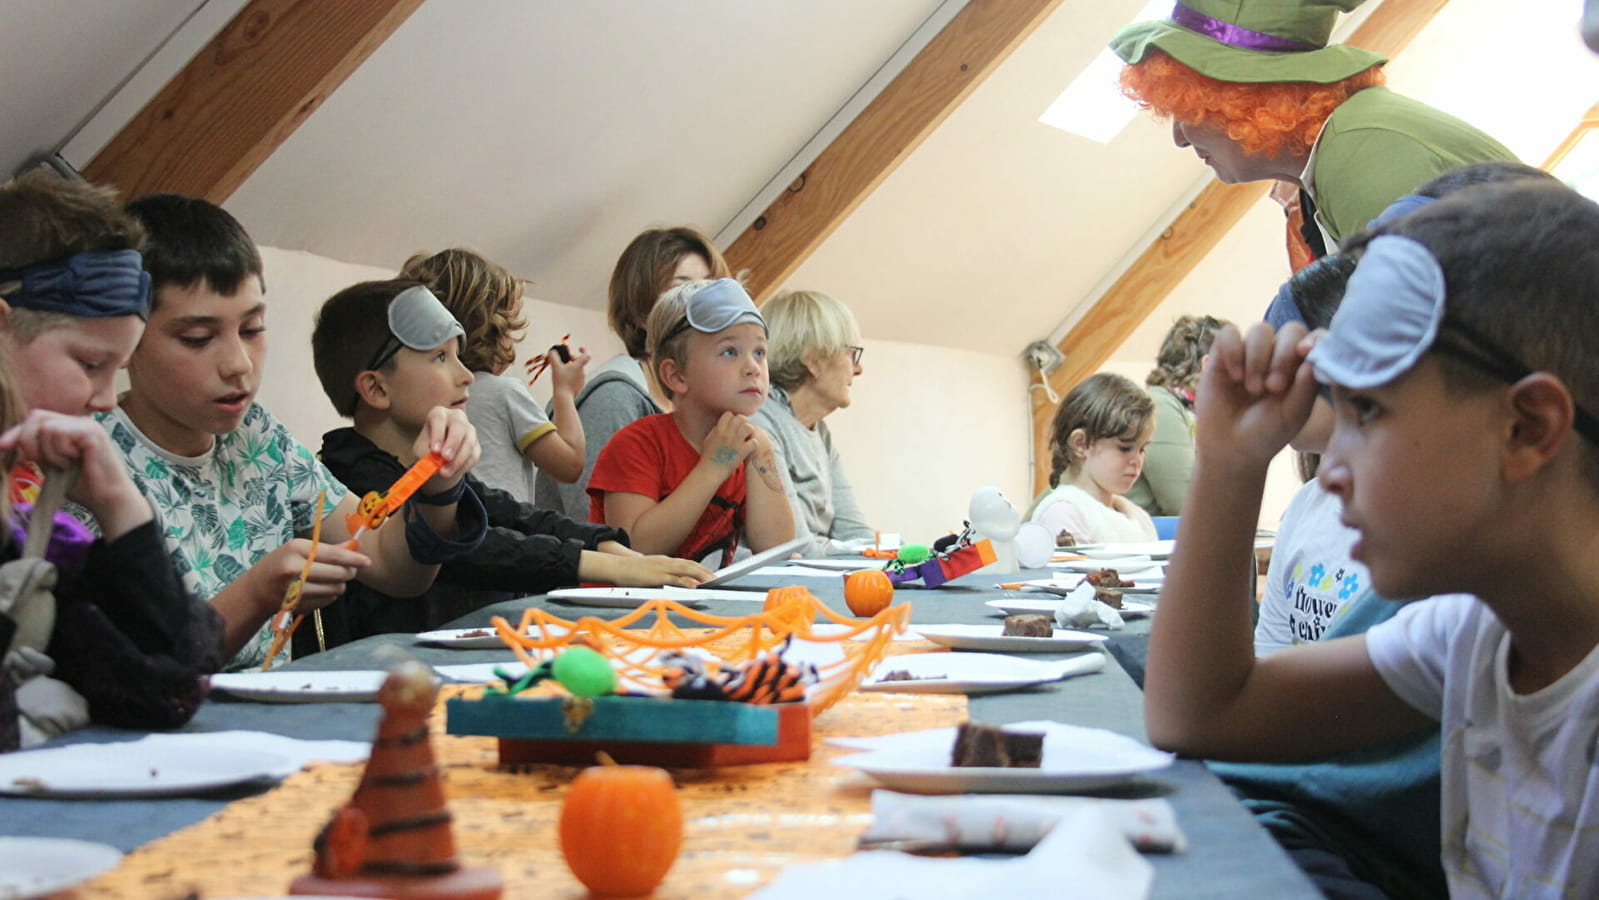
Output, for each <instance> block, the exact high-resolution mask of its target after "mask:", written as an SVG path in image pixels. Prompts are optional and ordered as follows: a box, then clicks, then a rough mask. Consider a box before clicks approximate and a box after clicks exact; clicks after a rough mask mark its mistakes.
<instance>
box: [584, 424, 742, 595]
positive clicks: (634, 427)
mask: <svg viewBox="0 0 1599 900" xmlns="http://www.w3.org/2000/svg"><path fill="white" fill-rule="evenodd" d="M699 461H700V452H699V451H698V450H695V449H694V447H693V445H691V444H690V443H689V442H688V441H687V440H685V439H684V438H683V433H682V432H680V431H678V430H677V423H676V422H674V421H672V416H671V414H670V413H661V414H659V415H654V416H645V417H644V418H642V419H639V420H638V421H637V422H634V423H633V424H631V425H629V426H627V427H626V428H623V429H622V430H621V431H618V432H617V433H616V434H614V435H612V436H611V440H610V442H609V443H607V444H606V445H605V447H604V448H603V449H602V450H600V455H599V458H598V459H596V460H595V461H594V473H593V474H592V475H590V476H589V486H588V491H589V521H591V522H605V495H606V494H607V493H608V492H611V491H616V492H619V493H626V494H643V495H644V496H646V497H648V498H650V499H651V500H655V501H656V502H659V501H661V500H663V499H665V498H666V497H667V496H668V495H670V494H671V493H672V492H673V491H675V490H677V486H678V485H680V484H682V483H683V479H685V478H687V477H688V473H689V472H691V471H693V470H694V467H695V466H696V465H699ZM743 528H744V467H743V466H739V467H738V468H736V469H734V470H733V474H731V475H729V476H727V480H726V481H724V482H722V484H721V486H720V487H718V488H717V489H716V495H715V496H714V497H712V498H711V502H710V503H708V504H706V505H705V512H703V513H701V514H700V518H699V521H697V522H695V523H694V528H693V530H691V531H690V532H689V533H688V537H686V538H684V539H683V543H682V545H681V546H679V547H678V548H677V549H676V550H675V551H673V553H672V555H673V556H678V557H681V558H683V559H693V560H699V559H704V558H705V555H706V554H708V553H711V552H712V551H715V550H722V551H723V560H724V562H723V565H726V564H727V563H728V562H731V561H732V559H733V550H734V549H735V548H736V547H737V546H738V535H739V532H740V531H742V530H743Z"/></svg>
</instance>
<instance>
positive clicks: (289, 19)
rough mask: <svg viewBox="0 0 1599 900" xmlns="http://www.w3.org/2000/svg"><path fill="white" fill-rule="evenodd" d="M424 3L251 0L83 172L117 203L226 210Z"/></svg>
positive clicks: (401, 0)
mask: <svg viewBox="0 0 1599 900" xmlns="http://www.w3.org/2000/svg"><path fill="white" fill-rule="evenodd" d="M421 5H422V0H338V2H335V3H329V2H326V0H251V2H250V3H249V4H248V5H246V6H245V7H244V8H243V9H242V10H240V11H239V14H238V15H236V16H234V17H233V20H232V21H231V22H229V23H228V24H227V26H226V27H225V28H223V29H222V31H221V32H219V33H218V34H217V35H216V37H214V38H212V39H211V41H210V42H209V43H208V44H206V46H205V47H204V48H203V49H201V51H200V52H199V53H198V54H196V55H195V57H194V59H192V60H190V61H189V64H188V65H186V66H184V67H183V70H182V71H180V72H179V73H178V74H177V75H175V76H173V78H172V80H171V81H169V82H167V84H166V86H165V87H163V88H162V89H161V90H160V91H159V92H157V94H156V95H155V97H153V98H152V99H151V100H150V102H149V103H147V104H145V106H144V108H143V109H142V110H140V111H139V113H138V114H137V115H136V116H134V117H133V120H132V121H131V122H129V123H128V124H127V125H126V126H125V127H123V129H122V130H121V131H120V132H118V133H117V135H116V136H115V137H113V138H112V139H111V141H110V142H109V143H107V144H106V146H105V147H104V148H103V149H102V150H101V151H100V152H99V153H98V154H96V155H95V157H94V159H93V160H91V161H90V162H89V164H88V165H87V166H85V167H84V170H83V174H84V177H85V178H87V179H89V180H90V181H92V182H95V183H97V184H110V185H114V186H116V187H117V188H119V189H120V190H121V191H122V194H123V196H124V197H128V198H130V199H131V198H135V197H140V196H143V195H145V194H149V193H154V192H157V191H170V192H176V193H182V194H191V195H193V196H197V197H204V198H205V199H207V200H210V201H211V202H213V203H222V202H223V201H225V200H226V199H227V198H228V197H229V196H230V195H231V194H232V193H233V192H234V190H236V189H237V188H238V186H239V185H240V184H242V183H244V180H245V179H246V178H248V177H250V173H252V172H254V171H255V170H256V168H257V167H259V166H260V165H261V163H263V162H265V161H266V159H267V157H269V156H271V155H272V153H273V151H275V150H277V148H278V147H279V145H281V144H282V143H283V142H284V141H285V140H287V139H288V137H289V135H291V134H293V133H294V130H295V129H296V128H298V127H299V126H300V123H302V122H304V121H305V120H306V119H307V118H308V117H309V116H310V115H311V113H312V112H314V111H316V109H317V107H319V106H321V105H322V101H324V100H326V99H327V97H328V96H329V95H330V94H332V93H333V91H334V90H335V89H336V88H338V86H339V85H340V84H343V83H344V79H345V78H347V77H349V75H350V73H351V72H353V71H355V69H356V67H358V66H360V65H361V63H362V62H364V61H365V60H366V58H367V57H369V56H371V55H372V51H374V50H376V49H377V48H378V46H379V45H381V44H382V43H383V42H384V41H385V40H387V39H388V37H389V35H391V34H393V33H394V31H395V29H397V28H399V27H400V24H401V23H402V22H404V21H405V20H406V19H407V18H408V17H409V16H410V15H411V13H413V12H415V11H416V8H417V7H419V6H421Z"/></svg>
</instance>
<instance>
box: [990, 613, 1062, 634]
mask: <svg viewBox="0 0 1599 900" xmlns="http://www.w3.org/2000/svg"><path fill="white" fill-rule="evenodd" d="M1002 633H1003V634H1004V635H1005V636H1006V637H1050V636H1052V635H1054V633H1055V621H1054V620H1053V619H1052V618H1050V617H1049V616H1046V615H1044V614H1042V613H1027V614H1025V615H1020V616H1006V617H1005V630H1004V631H1003V632H1002Z"/></svg>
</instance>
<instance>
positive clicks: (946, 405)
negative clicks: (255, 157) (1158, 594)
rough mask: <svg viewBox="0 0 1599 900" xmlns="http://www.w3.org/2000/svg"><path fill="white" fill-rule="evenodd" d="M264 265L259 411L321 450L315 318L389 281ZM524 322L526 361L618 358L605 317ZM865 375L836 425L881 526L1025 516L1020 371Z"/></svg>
mask: <svg viewBox="0 0 1599 900" xmlns="http://www.w3.org/2000/svg"><path fill="white" fill-rule="evenodd" d="M261 255H262V262H263V265H264V267H265V272H266V282H267V303H268V314H267V316H268V318H267V323H268V329H269V331H268V334H269V336H270V341H271V343H270V345H269V355H268V359H267V369H266V375H265V377H264V379H263V383H262V387H261V392H260V402H261V403H262V404H263V405H264V406H266V408H267V409H269V410H271V411H272V413H273V414H274V415H276V416H277V417H278V418H279V419H281V420H282V421H283V422H284V424H285V425H287V426H288V428H289V429H290V430H291V431H292V432H294V434H295V435H296V436H297V437H299V438H300V440H301V442H303V443H304V444H306V445H307V446H309V447H311V448H312V449H313V450H314V449H316V448H317V447H320V446H321V444H322V434H323V433H324V432H326V431H328V430H330V429H333V428H337V427H339V426H341V425H343V424H346V423H345V422H344V421H343V420H341V419H340V418H339V417H338V415H337V414H336V413H335V412H334V411H333V407H332V405H331V404H329V403H328V400H327V398H326V397H325V396H324V395H323V393H322V389H321V386H320V385H319V384H318V382H317V380H316V371H315V368H314V367H313V365H312V361H311V328H312V324H313V322H314V319H315V316H316V310H317V308H318V307H320V306H321V304H322V302H323V301H324V300H326V299H327V298H328V297H329V296H331V295H332V294H333V293H334V292H336V291H338V290H340V289H342V288H345V287H348V286H349V285H351V284H354V283H355V282H357V281H365V280H369V279H375V278H391V277H393V272H392V271H390V270H387V269H378V268H373V267H370V266H359V265H352V264H349V263H342V262H338V261H336V260H331V259H327V258H325V257H321V256H315V255H312V254H309V253H303V252H300V251H291V250H280V249H276V248H272V247H262V248H261ZM535 289H536V287H535ZM526 312H527V318H528V322H529V327H528V337H527V338H526V339H525V340H524V342H523V352H522V354H521V358H523V359H525V358H527V357H528V356H530V355H532V354H534V353H537V352H538V351H539V350H542V349H543V348H545V347H548V346H549V345H550V344H551V343H554V342H555V341H557V340H559V339H560V338H561V336H562V335H564V334H568V333H570V334H571V335H572V343H573V345H574V346H585V347H587V348H588V349H589V351H590V353H591V354H593V356H594V359H595V360H596V361H597V362H600V361H604V360H605V359H608V358H610V357H611V356H612V355H614V354H616V353H619V352H621V349H622V347H621V342H620V341H618V340H617V339H616V337H615V336H614V335H612V334H611V330H610V328H609V327H608V326H607V325H606V323H605V314H604V313H603V312H599V311H595V310H587V309H578V308H575V307H570V306H562V305H559V304H555V303H548V302H545V301H542V300H536V299H531V298H530V299H529V300H528V301H527V307H526ZM863 368H864V372H863V374H862V376H861V378H860V379H859V380H858V381H857V382H856V384H855V390H854V392H853V398H854V403H853V405H852V406H851V407H850V408H849V409H845V410H840V411H838V412H837V413H834V414H833V415H832V416H830V417H829V418H828V425H829V426H830V427H831V428H832V429H833V434H834V437H835V439H836V440H837V443H838V446H839V448H840V452H841V453H842V454H843V456H844V460H845V463H846V466H847V471H848V472H849V475H850V478H851V479H852V480H853V481H854V483H855V490H856V494H857V496H858V497H859V499H860V502H861V506H862V508H863V509H864V510H865V512H866V514H867V516H868V518H869V519H870V521H871V522H872V523H873V524H874V525H876V526H877V527H880V528H882V529H883V530H884V531H898V532H900V533H902V534H903V535H904V536H905V537H906V539H907V540H924V541H931V540H932V539H934V538H936V537H939V536H940V535H943V534H945V533H946V532H949V531H952V530H957V529H959V528H960V524H961V520H962V519H964V518H965V517H966V504H967V501H968V499H969V498H970V497H971V493H972V490H973V489H974V488H977V487H980V486H982V485H985V484H991V485H994V486H995V487H998V488H999V489H1000V490H1002V491H1004V492H1005V493H1006V495H1007V496H1009V497H1010V498H1011V499H1012V500H1013V501H1014V502H1015V503H1016V504H1017V505H1018V506H1025V505H1026V503H1027V501H1028V500H1029V499H1030V498H1029V497H1028V496H1027V477H1028V460H1027V452H1028V440H1027V436H1028V433H1029V425H1028V422H1029V420H1028V406H1027V394H1026V391H1027V380H1026V378H1025V376H1024V374H1023V372H1022V368H1021V364H1020V362H1019V361H1018V360H1016V359H1013V358H1010V357H996V356H991V355H988V354H982V353H974V352H970V351H966V350H955V349H945V348H940V347H925V346H920V345H916V344H904V343H898V342H895V341H873V340H868V341H866V355H865V357H864V359H863ZM520 370H521V368H520V363H518V365H517V367H516V368H515V369H514V371H520ZM548 386H549V380H548V379H540V381H539V383H538V384H537V385H535V386H534V390H533V393H534V395H535V396H537V397H538V398H539V399H540V400H547V399H548V391H549V387H548Z"/></svg>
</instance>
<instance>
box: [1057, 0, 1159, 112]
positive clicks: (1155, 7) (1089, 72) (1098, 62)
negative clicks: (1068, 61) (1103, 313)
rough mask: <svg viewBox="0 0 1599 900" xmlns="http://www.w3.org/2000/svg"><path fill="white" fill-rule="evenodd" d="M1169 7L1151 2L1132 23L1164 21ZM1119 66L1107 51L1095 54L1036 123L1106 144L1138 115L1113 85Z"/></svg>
mask: <svg viewBox="0 0 1599 900" xmlns="http://www.w3.org/2000/svg"><path fill="white" fill-rule="evenodd" d="M1171 5H1172V3H1171V0H1152V2H1150V3H1147V4H1145V5H1144V8H1143V9H1141V10H1139V11H1138V15H1137V16H1135V17H1134V18H1133V21H1134V22H1145V21H1148V20H1150V19H1161V18H1165V17H1166V15H1168V14H1169V13H1170V12H1171ZM1121 67H1122V61H1121V57H1119V56H1117V55H1116V54H1115V53H1112V52H1111V51H1110V48H1108V47H1107V48H1106V49H1104V50H1101V51H1099V55H1098V56H1096V57H1094V61H1093V62H1091V63H1089V64H1088V67H1087V68H1086V69H1084V70H1083V71H1082V72H1081V73H1080V74H1079V75H1078V76H1077V77H1076V78H1074V79H1072V83H1071V84H1069V85H1067V86H1066V90H1064V91H1061V93H1060V96H1059V97H1056V98H1055V102H1054V103H1051V104H1050V105H1049V108H1048V109H1046V110H1044V114H1043V115H1041V116H1039V117H1038V121H1040V122H1043V123H1044V124H1045V125H1049V126H1051V127H1053V128H1059V129H1060V130H1061V131H1066V132H1070V133H1072V134H1076V135H1081V136H1083V137H1085V138H1088V139H1089V140H1092V141H1098V142H1100V143H1101V144H1108V143H1110V142H1111V141H1112V140H1114V139H1115V138H1116V135H1118V134H1121V133H1122V129H1123V128H1126V127H1127V123H1128V122H1131V121H1132V120H1133V116H1135V115H1137V114H1138V107H1137V105H1135V104H1134V103H1133V101H1131V100H1128V99H1127V98H1126V97H1124V96H1122V92H1121V86H1120V85H1119V84H1117V77H1118V76H1119V75H1120V74H1121Z"/></svg>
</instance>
